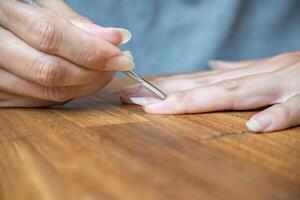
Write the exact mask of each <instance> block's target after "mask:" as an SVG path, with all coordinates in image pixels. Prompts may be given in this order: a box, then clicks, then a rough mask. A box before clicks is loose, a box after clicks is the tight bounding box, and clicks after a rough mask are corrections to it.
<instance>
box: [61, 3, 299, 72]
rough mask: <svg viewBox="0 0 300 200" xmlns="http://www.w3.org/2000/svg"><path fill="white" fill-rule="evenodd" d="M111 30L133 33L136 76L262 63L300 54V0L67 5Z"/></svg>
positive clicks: (131, 42) (126, 47) (128, 47)
mask: <svg viewBox="0 0 300 200" xmlns="http://www.w3.org/2000/svg"><path fill="white" fill-rule="evenodd" d="M66 2H67V3H68V4H69V5H70V6H71V7H72V8H73V9H75V10H76V11H77V12H79V13H81V14H82V15H84V16H86V17H88V18H90V19H92V20H93V21H94V22H95V23H97V24H99V25H103V26H107V27H123V28H126V29H129V30H130V31H131V32H132V34H133V38H132V40H131V41H130V43H129V44H126V45H124V46H122V49H124V50H130V51H132V53H133V54H134V56H135V61H136V64H137V66H136V71H137V72H139V73H141V74H143V75H149V74H175V73H182V72H194V71H199V70H205V69H207V68H208V66H207V62H208V61H209V60H215V59H222V60H243V59H259V58H263V57H267V56H272V55H276V54H279V53H283V52H288V51H295V50H299V49H300V1H299V0H251V1H250V0H66Z"/></svg>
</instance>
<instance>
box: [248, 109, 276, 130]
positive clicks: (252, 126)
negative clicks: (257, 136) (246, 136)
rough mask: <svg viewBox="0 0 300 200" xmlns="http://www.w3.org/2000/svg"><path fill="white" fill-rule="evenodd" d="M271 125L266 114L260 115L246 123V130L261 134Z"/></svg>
mask: <svg viewBox="0 0 300 200" xmlns="http://www.w3.org/2000/svg"><path fill="white" fill-rule="evenodd" d="M271 124H272V117H271V115H270V114H268V113H261V114H259V115H256V116H254V117H252V118H251V119H250V120H249V121H248V122H247V124H246V125H247V128H248V129H249V130H250V131H253V132H256V133H257V132H263V131H264V130H266V128H268V127H269V126H270V125H271Z"/></svg>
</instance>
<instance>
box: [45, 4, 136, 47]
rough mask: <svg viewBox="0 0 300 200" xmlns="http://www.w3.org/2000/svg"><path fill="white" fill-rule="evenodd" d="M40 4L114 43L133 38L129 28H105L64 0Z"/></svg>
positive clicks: (117, 43) (94, 34) (82, 28)
mask: <svg viewBox="0 0 300 200" xmlns="http://www.w3.org/2000/svg"><path fill="white" fill-rule="evenodd" d="M39 5H41V6H42V7H44V8H46V9H48V10H50V11H52V12H54V13H56V14H57V15H59V16H61V17H63V18H65V19H67V20H68V21H69V22H71V23H72V24H73V25H75V26H76V27H78V28H79V29H81V30H83V31H85V32H87V33H89V34H91V35H93V36H96V37H101V38H102V39H104V40H106V41H108V42H110V43H112V44H114V45H120V44H124V43H126V42H128V41H129V40H130V39H131V33H130V32H129V31H128V30H126V29H122V28H105V27H102V26H99V25H96V24H94V23H93V22H92V21H91V20H90V19H88V18H86V17H83V16H81V15H80V14H78V13H77V12H75V11H74V10H72V9H71V8H70V7H69V6H68V5H67V4H66V3H65V2H64V1H62V0H40V1H39Z"/></svg>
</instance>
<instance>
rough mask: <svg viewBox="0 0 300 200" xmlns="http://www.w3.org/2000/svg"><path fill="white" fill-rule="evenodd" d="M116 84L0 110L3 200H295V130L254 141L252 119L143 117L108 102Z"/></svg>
mask: <svg viewBox="0 0 300 200" xmlns="http://www.w3.org/2000/svg"><path fill="white" fill-rule="evenodd" d="M125 82H126V81H125ZM127 82H128V81H127ZM120 86H124V80H118V81H115V82H114V83H113V84H112V85H111V86H110V88H108V89H106V90H105V91H104V92H101V93H98V94H96V95H94V96H91V97H88V98H84V99H80V100H76V101H72V102H70V103H68V104H66V105H64V106H62V107H59V108H52V109H1V112H0V132H1V134H0V183H1V184H0V198H1V199H4V200H14V199H20V200H23V199H24V200H35V199H36V200H48V199H49V200H52V199H55V200H57V199H58V200H60V199H62V200H68V199H71V200H74V199H84V200H92V199H105V200H117V199H121V200H150V199H151V200H162V199H168V200H173V199H186V200H193V199H243V200H245V199H249V200H250V199H251V200H252V199H255V200H260V199H272V200H274V199H289V200H291V199H300V128H294V129H290V130H286V131H283V132H277V133H271V134H252V133H250V132H248V131H247V130H246V128H245V122H246V120H247V119H248V118H249V117H250V116H251V115H252V114H253V113H251V112H220V113H211V114H197V115H178V116H158V115H150V114H146V113H144V112H143V111H142V110H141V108H139V107H137V106H129V105H121V104H120V102H119V101H118V98H117V97H116V96H113V95H110V94H108V93H111V91H114V90H116V89H117V88H118V87H120Z"/></svg>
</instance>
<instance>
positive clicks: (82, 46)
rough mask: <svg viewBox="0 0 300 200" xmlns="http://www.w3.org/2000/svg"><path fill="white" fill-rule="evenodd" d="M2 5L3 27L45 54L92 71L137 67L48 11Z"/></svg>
mask: <svg viewBox="0 0 300 200" xmlns="http://www.w3.org/2000/svg"><path fill="white" fill-rule="evenodd" d="M0 5H1V8H2V12H3V13H4V15H5V17H1V19H2V20H1V19H0V23H1V25H2V26H4V27H5V28H6V29H9V30H10V31H13V32H14V33H15V34H16V35H18V36H19V37H20V38H22V39H23V40H24V41H26V42H27V43H29V44H30V45H32V46H33V47H35V48H37V49H39V50H41V51H43V52H46V53H50V54H53V55H58V56H61V57H64V58H66V59H68V60H70V61H72V62H73V63H75V64H78V65H80V66H83V67H86V68H89V69H96V70H101V69H102V68H103V67H104V66H107V68H109V67H112V64H111V63H113V66H114V68H118V69H120V70H131V69H132V68H133V67H134V64H133V63H132V61H131V60H129V59H128V58H127V57H126V56H124V55H123V53H122V52H121V50H120V49H119V48H117V47H116V46H114V45H112V44H111V43H109V42H107V41H106V40H104V39H102V38H100V37H94V36H91V35H90V34H88V33H86V32H84V31H82V30H80V29H78V28H77V27H75V26H74V25H72V24H71V23H70V22H68V21H67V20H66V19H64V18H62V17H59V16H57V15H55V14H54V13H52V12H50V11H48V10H46V9H44V8H38V7H34V6H30V5H26V4H23V3H20V2H18V1H15V0H14V1H0ZM3 19H5V20H3ZM28 30H30V31H28Z"/></svg>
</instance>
